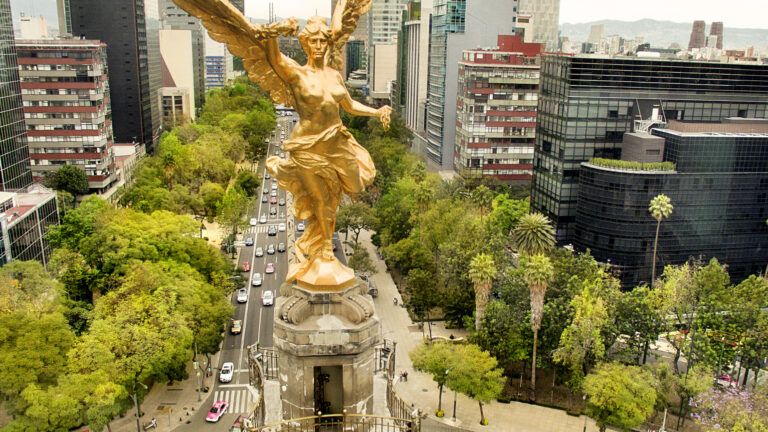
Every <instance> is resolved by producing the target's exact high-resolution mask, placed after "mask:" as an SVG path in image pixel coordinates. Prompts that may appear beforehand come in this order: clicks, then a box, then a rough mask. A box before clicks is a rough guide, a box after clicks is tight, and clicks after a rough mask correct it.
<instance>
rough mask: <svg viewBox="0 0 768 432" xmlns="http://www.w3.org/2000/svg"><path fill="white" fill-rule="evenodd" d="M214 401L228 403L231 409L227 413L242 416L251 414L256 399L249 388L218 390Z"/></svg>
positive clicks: (214, 395)
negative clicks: (242, 414)
mask: <svg viewBox="0 0 768 432" xmlns="http://www.w3.org/2000/svg"><path fill="white" fill-rule="evenodd" d="M213 400H214V401H220V400H223V401H227V403H228V404H229V408H227V412H229V413H232V414H241V413H247V412H250V410H251V409H252V408H253V404H255V403H256V398H255V396H254V395H253V393H251V392H250V391H249V390H248V389H247V388H235V389H222V390H216V392H214V394H213Z"/></svg>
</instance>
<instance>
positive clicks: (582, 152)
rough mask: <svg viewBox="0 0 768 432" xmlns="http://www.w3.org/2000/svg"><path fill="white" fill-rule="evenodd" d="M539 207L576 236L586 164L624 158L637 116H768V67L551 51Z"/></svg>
mask: <svg viewBox="0 0 768 432" xmlns="http://www.w3.org/2000/svg"><path fill="white" fill-rule="evenodd" d="M540 90H541V91H540V95H539V104H538V124H537V129H536V150H535V154H534V167H533V175H534V178H533V184H532V187H531V208H532V209H534V210H536V211H538V212H541V213H543V214H545V215H546V216H548V217H549V218H550V219H552V220H553V222H554V223H555V226H556V230H557V239H558V241H560V242H565V243H568V242H572V241H573V223H574V221H575V217H576V205H577V201H578V197H579V185H578V179H579V170H580V167H581V163H582V162H586V161H588V160H589V159H591V158H593V157H601V158H614V159H615V158H619V157H620V156H621V153H622V150H621V146H622V140H623V137H624V134H626V133H628V132H633V131H634V130H635V120H641V119H643V120H648V119H651V120H650V121H652V122H657V121H659V120H658V118H659V116H661V119H662V120H663V121H670V120H686V121H698V122H716V121H720V120H721V119H723V118H726V117H751V118H762V117H766V115H768V66H764V65H755V64H738V63H734V64H724V63H711V62H695V61H681V60H671V59H652V58H634V57H612V58H604V57H603V58H600V57H596V56H587V55H580V56H579V55H577V56H565V55H562V56H560V55H545V56H543V57H542V63H541V84H540Z"/></svg>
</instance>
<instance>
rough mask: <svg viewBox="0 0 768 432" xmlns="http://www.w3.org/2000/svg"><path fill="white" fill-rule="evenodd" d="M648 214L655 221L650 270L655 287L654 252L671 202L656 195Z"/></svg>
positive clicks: (670, 209)
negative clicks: (662, 222)
mask: <svg viewBox="0 0 768 432" xmlns="http://www.w3.org/2000/svg"><path fill="white" fill-rule="evenodd" d="M648 212H650V213H651V216H653V218H654V219H656V237H655V238H654V240H653V267H652V268H651V284H652V285H654V286H655V285H656V251H657V250H658V246H659V230H660V229H661V221H663V220H664V219H667V218H669V216H671V215H672V201H671V200H670V199H669V197H668V196H666V195H664V194H659V195H656V196H655V197H654V198H653V199H652V200H651V203H650V205H649V206H648Z"/></svg>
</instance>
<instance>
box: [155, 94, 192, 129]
mask: <svg viewBox="0 0 768 432" xmlns="http://www.w3.org/2000/svg"><path fill="white" fill-rule="evenodd" d="M160 100H161V102H160V104H161V105H160V106H161V108H162V115H163V125H164V127H165V128H167V129H172V128H174V127H176V126H179V125H183V124H186V123H189V121H190V119H191V118H192V112H193V109H192V107H193V106H194V104H193V102H192V94H191V93H190V91H189V89H186V88H179V87H161V88H160Z"/></svg>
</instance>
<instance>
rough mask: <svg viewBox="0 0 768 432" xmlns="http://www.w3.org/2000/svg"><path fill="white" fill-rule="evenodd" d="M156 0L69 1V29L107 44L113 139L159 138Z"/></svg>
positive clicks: (151, 140) (150, 142)
mask: <svg viewBox="0 0 768 432" xmlns="http://www.w3.org/2000/svg"><path fill="white" fill-rule="evenodd" d="M157 1H158V0H111V1H109V2H105V1H103V0H69V3H70V11H71V19H72V33H73V34H74V36H75V37H80V36H84V37H85V38H87V39H98V40H101V41H102V42H105V43H106V44H107V60H108V65H109V82H110V86H111V96H112V108H113V111H112V118H113V130H114V134H115V142H118V143H130V142H133V141H136V142H142V143H144V144H146V146H147V149H149V150H150V151H151V149H152V148H153V146H154V143H155V141H156V140H157V139H158V137H159V132H160V131H159V129H158V128H159V127H160V125H161V119H160V106H159V105H160V102H159V99H158V89H159V88H160V86H161V85H162V74H161V70H160V32H159V29H160V19H159V18H160V15H159V9H158V3H157Z"/></svg>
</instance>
